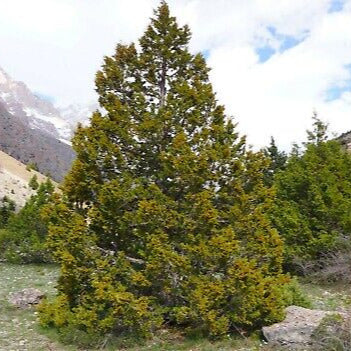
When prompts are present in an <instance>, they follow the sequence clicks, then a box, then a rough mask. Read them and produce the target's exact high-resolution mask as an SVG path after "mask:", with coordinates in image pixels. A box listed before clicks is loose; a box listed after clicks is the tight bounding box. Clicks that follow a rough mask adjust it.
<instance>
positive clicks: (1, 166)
mask: <svg viewBox="0 0 351 351" xmlns="http://www.w3.org/2000/svg"><path fill="white" fill-rule="evenodd" d="M33 175H36V176H37V178H38V181H39V182H44V181H46V179H47V178H46V177H45V176H43V175H42V174H41V173H39V172H36V171H28V170H27V169H26V166H25V165H24V164H23V163H21V162H19V161H17V160H16V159H14V158H13V157H11V156H9V155H7V154H5V153H4V152H2V151H0V198H3V197H4V196H8V197H9V198H10V199H12V200H13V201H15V203H16V204H17V206H18V207H22V206H23V205H24V204H25V202H26V200H27V199H28V198H29V197H30V196H31V195H33V194H34V193H35V192H34V191H33V190H32V189H31V188H30V187H29V186H28V182H29V180H30V179H31V178H32V177H33Z"/></svg>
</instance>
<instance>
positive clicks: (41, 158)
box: [0, 102, 74, 181]
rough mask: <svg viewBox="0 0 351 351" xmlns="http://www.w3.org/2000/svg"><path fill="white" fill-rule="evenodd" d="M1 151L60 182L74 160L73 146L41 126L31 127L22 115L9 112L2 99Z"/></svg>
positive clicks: (0, 116) (0, 104)
mask: <svg viewBox="0 0 351 351" xmlns="http://www.w3.org/2000/svg"><path fill="white" fill-rule="evenodd" d="M0 150H2V151H4V152H5V153H7V154H8V155H10V156H12V157H14V158H15V159H17V160H19V161H21V162H22V163H24V164H28V163H35V164H36V165H37V167H38V169H39V171H40V172H41V173H43V174H49V175H50V176H51V177H52V178H53V179H54V180H56V181H60V180H62V178H63V177H64V175H65V174H66V173H67V171H68V170H69V168H70V166H71V163H72V161H73V159H74V152H73V150H72V148H71V147H70V146H69V145H67V144H66V143H64V142H62V141H60V140H59V139H57V138H55V137H54V136H53V135H52V134H50V133H46V132H43V131H42V130H41V129H37V128H33V127H32V128H31V127H28V124H27V123H26V120H23V118H22V117H19V116H17V115H14V114H12V113H9V112H8V111H7V109H6V108H5V106H4V105H3V104H2V103H1V102H0Z"/></svg>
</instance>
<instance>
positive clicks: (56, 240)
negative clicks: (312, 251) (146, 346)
mask: <svg viewBox="0 0 351 351" xmlns="http://www.w3.org/2000/svg"><path fill="white" fill-rule="evenodd" d="M189 40H190V30H189V28H188V27H187V26H184V27H179V26H178V24H177V22H176V20H175V18H174V17H172V16H171V15H170V13H169V8H168V6H167V4H166V3H165V2H162V3H161V5H160V7H159V8H158V9H157V11H155V16H154V17H153V18H152V19H151V24H150V25H149V26H148V28H147V29H146V32H145V34H144V35H143V36H142V37H141V39H140V41H139V46H136V45H134V44H130V45H122V44H118V45H117V48H116V51H115V54H114V55H113V56H112V57H105V59H104V64H103V66H102V69H101V71H99V72H98V73H97V75H96V90H97V92H98V94H99V102H100V105H101V107H102V111H103V112H101V111H97V112H95V113H94V114H93V116H92V118H91V121H90V122H91V123H90V126H88V127H82V126H80V127H79V128H78V130H77V132H76V134H75V137H74V139H73V146H74V149H75V151H76V153H77V159H76V161H75V162H74V164H73V167H72V169H71V171H70V173H69V174H68V176H67V177H66V179H65V182H64V186H63V197H62V199H58V200H57V203H56V205H55V206H53V207H51V208H48V210H47V216H48V219H49V220H50V223H51V225H50V228H51V229H50V233H49V240H48V246H49V247H50V249H51V251H52V252H53V255H54V257H55V258H56V260H57V262H59V263H60V265H61V277H60V280H59V285H58V289H59V295H58V297H57V299H56V300H55V301H54V302H53V303H45V304H44V305H43V306H42V313H41V318H42V322H43V323H44V324H53V325H55V326H57V327H64V326H67V325H70V324H74V325H76V326H79V327H80V328H83V329H84V330H87V331H98V332H101V333H105V332H108V331H115V332H116V331H128V330H129V331H133V333H140V334H142V335H148V334H149V333H150V332H151V331H152V330H154V329H155V328H157V327H158V326H159V325H160V324H162V323H165V322H167V323H173V324H177V325H183V326H188V327H190V328H198V327H200V328H202V329H203V330H205V331H206V332H207V333H209V334H211V335H213V336H218V335H222V334H225V333H227V332H228V331H230V330H232V329H233V328H234V327H235V326H243V327H250V328H252V327H254V326H258V325H261V324H264V323H269V322H272V321H274V320H277V319H279V318H281V316H282V307H283V304H284V301H283V298H282V287H283V285H284V283H285V282H286V281H287V278H286V277H285V276H284V275H282V273H281V264H282V242H281V240H280V237H279V235H278V233H277V232H276V230H274V229H273V228H272V227H271V225H270V221H269V219H268V217H267V215H266V213H267V212H268V210H269V209H270V208H271V206H272V202H273V201H274V192H273V190H272V189H270V188H267V187H266V186H265V185H264V182H263V177H262V172H263V171H264V170H265V168H266V167H267V161H266V159H265V157H264V156H263V154H261V153H253V152H250V151H246V150H245V140H244V139H243V138H240V137H239V136H238V134H237V132H236V130H235V125H234V124H233V123H232V121H231V119H230V118H228V117H227V116H226V115H225V112H224V107H223V106H221V105H218V104H217V101H216V97H215V94H214V92H213V90H212V86H211V84H210V82H209V77H208V73H209V69H208V68H207V66H206V63H205V60H204V58H203V56H202V55H201V54H197V55H193V54H191V53H190V52H189V50H188V43H189Z"/></svg>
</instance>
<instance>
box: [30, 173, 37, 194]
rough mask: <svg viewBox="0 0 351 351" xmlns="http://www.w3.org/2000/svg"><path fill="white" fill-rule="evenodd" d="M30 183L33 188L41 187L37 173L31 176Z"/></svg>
mask: <svg viewBox="0 0 351 351" xmlns="http://www.w3.org/2000/svg"><path fill="white" fill-rule="evenodd" d="M28 185H29V186H30V187H31V188H32V189H33V190H37V189H38V188H39V183H38V177H37V175H36V174H34V176H33V177H32V178H30V180H29V183H28Z"/></svg>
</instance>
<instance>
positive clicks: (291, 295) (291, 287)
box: [283, 278, 312, 308]
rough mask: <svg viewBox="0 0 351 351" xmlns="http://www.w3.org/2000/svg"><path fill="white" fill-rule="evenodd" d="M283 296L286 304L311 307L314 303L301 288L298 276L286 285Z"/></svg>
mask: <svg viewBox="0 0 351 351" xmlns="http://www.w3.org/2000/svg"><path fill="white" fill-rule="evenodd" d="M283 289H284V294H283V296H284V297H283V298H284V299H285V305H286V306H292V305H294V306H301V307H305V308H311V306H312V303H311V301H310V299H309V298H308V297H307V296H306V294H304V292H303V291H302V290H301V288H300V285H299V282H298V281H297V279H296V278H293V279H291V281H290V282H289V283H288V284H286V285H285V286H284V288H283Z"/></svg>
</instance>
